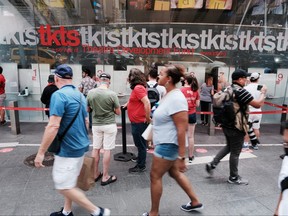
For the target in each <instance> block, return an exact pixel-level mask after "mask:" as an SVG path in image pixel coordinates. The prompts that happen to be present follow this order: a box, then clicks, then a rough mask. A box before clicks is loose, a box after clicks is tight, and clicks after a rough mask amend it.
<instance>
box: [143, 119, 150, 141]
mask: <svg viewBox="0 0 288 216" xmlns="http://www.w3.org/2000/svg"><path fill="white" fill-rule="evenodd" d="M152 136H153V125H152V124H151V123H150V124H149V125H148V126H147V128H146V130H145V131H144V132H143V133H142V137H143V138H144V139H145V140H147V141H152Z"/></svg>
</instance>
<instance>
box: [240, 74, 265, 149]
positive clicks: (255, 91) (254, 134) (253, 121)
mask: <svg viewBox="0 0 288 216" xmlns="http://www.w3.org/2000/svg"><path fill="white" fill-rule="evenodd" d="M259 78H260V74H259V73H256V72H254V73H252V74H251V76H250V83H249V84H248V85H247V86H245V87H244V88H245V89H246V90H247V91H248V92H249V93H250V94H251V95H252V96H253V98H255V99H258V98H260V97H261V91H260V90H261V88H262V85H259V84H258V82H259ZM249 111H250V112H261V111H262V109H261V107H260V108H255V107H253V106H250V105H249ZM261 119H262V114H249V118H248V125H249V130H248V135H249V136H248V135H246V136H245V142H244V146H245V145H247V146H248V142H249V138H250V140H251V146H250V148H252V149H254V150H258V148H259V147H258V144H259V143H260V142H259V136H260V130H259V129H260V122H261Z"/></svg>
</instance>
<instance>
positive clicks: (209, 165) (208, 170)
mask: <svg viewBox="0 0 288 216" xmlns="http://www.w3.org/2000/svg"><path fill="white" fill-rule="evenodd" d="M213 169H215V166H214V165H212V164H211V163H207V164H206V171H207V173H208V174H210V175H213Z"/></svg>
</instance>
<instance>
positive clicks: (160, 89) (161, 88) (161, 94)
mask: <svg viewBox="0 0 288 216" xmlns="http://www.w3.org/2000/svg"><path fill="white" fill-rule="evenodd" d="M156 83H157V82H156V81H154V80H153V81H148V82H147V85H149V86H150V88H152V87H153V86H154V85H155V84H156ZM156 89H157V91H158V92H159V99H160V100H161V98H162V97H164V95H165V94H166V89H165V87H164V86H160V85H157V86H156Z"/></svg>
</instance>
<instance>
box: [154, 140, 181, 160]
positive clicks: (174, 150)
mask: <svg viewBox="0 0 288 216" xmlns="http://www.w3.org/2000/svg"><path fill="white" fill-rule="evenodd" d="M154 155H155V156H156V157H158V158H162V159H165V160H169V161H175V160H176V159H177V157H178V145H175V144H173V143H162V144H158V145H156V146H155V148H154Z"/></svg>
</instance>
